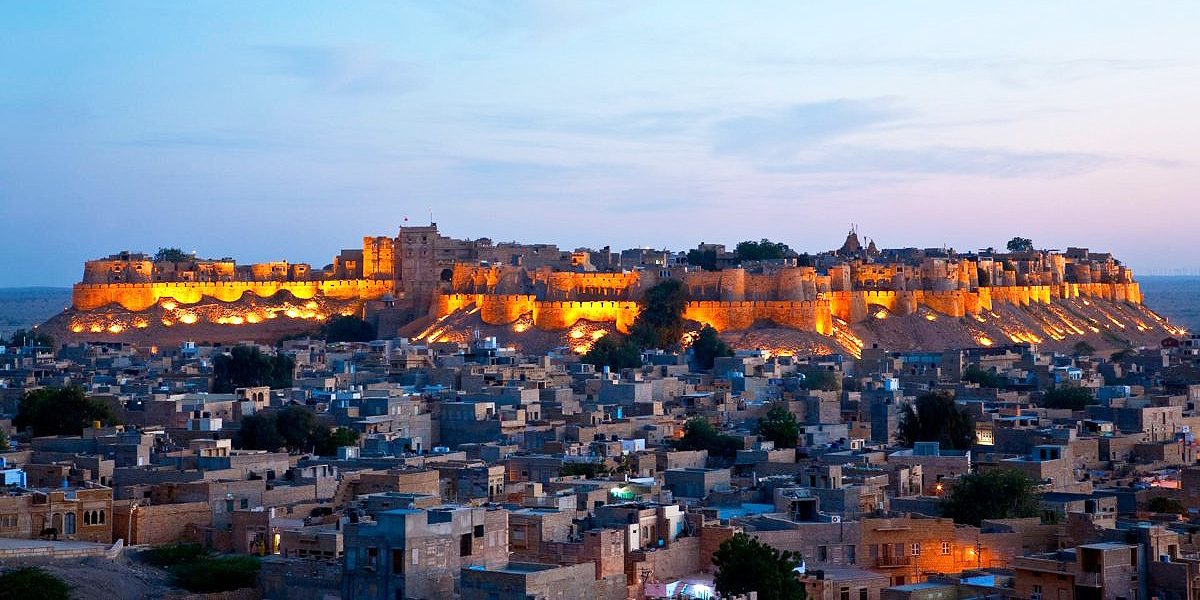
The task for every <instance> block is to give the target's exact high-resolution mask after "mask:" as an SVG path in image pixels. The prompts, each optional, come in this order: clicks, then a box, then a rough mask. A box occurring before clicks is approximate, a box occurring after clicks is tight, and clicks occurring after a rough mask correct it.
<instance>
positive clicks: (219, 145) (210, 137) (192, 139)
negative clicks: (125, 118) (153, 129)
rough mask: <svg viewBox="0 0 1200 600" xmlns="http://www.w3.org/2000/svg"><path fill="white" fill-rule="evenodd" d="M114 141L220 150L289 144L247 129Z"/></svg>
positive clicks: (163, 146)
mask: <svg viewBox="0 0 1200 600" xmlns="http://www.w3.org/2000/svg"><path fill="white" fill-rule="evenodd" d="M112 143H114V144H116V145H120V146H137V147H143V148H212V149H218V150H263V149H279V148H284V147H286V146H287V144H285V143H283V142H281V141H280V140H278V139H276V138H274V137H272V136H268V135H264V134H257V133H251V132H245V131H208V132H186V131H185V132H164V133H150V134H145V135H141V136H137V137H133V138H130V139H121V140H116V141H114V142H112Z"/></svg>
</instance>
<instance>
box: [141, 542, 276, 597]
mask: <svg viewBox="0 0 1200 600" xmlns="http://www.w3.org/2000/svg"><path fill="white" fill-rule="evenodd" d="M139 558H140V559H141V560H143V561H145V562H147V563H150V564H152V565H155V566H157V567H162V568H165V569H166V570H167V572H168V573H170V574H171V579H172V581H171V583H172V584H173V585H175V586H176V587H181V588H183V589H185V590H187V591H189V592H192V593H194V594H211V593H216V592H228V591H232V590H239V589H243V588H252V587H257V585H258V572H259V570H260V569H261V565H260V564H259V561H258V557H256V556H213V555H211V554H209V553H208V552H207V551H206V550H204V549H203V548H201V547H200V546H196V545H192V544H184V545H179V546H160V547H158V548H151V549H150V550H146V551H143V552H142V553H141V554H139Z"/></svg>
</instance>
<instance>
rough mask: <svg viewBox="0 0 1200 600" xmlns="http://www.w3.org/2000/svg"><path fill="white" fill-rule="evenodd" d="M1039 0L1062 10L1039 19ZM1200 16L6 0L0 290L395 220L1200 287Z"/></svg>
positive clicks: (301, 245) (1163, 8)
mask: <svg viewBox="0 0 1200 600" xmlns="http://www.w3.org/2000/svg"><path fill="white" fill-rule="evenodd" d="M1046 4H1051V5H1050V6H1047V5H1046ZM1198 13H1200V4H1197V3H1194V2H1150V3H1136V4H1130V3H1128V2H1053V3H1044V2H1037V3H1035V2H1010V3H963V2H922V1H912V2H903V3H900V2H841V3H800V2H744V3H731V2H711V3H710V2H697V1H679V2H654V1H640V2H590V1H579V2H571V1H567V0H560V1H550V0H542V1H531V2H520V1H516V0H512V1H496V2H487V1H479V2H466V1H463V2H366V1H357V2H353V3H328V2H320V3H318V2H296V1H288V2H241V1H239V2H217V1H205V2H191V3H182V2H162V1H160V0H155V1H145V2H103V3H97V2H61V3H59V2H53V3H52V2H24V3H7V4H6V5H5V6H4V8H3V15H4V17H3V18H2V19H0V57H3V58H0V223H3V224H4V233H5V235H4V240H5V241H4V245H3V248H4V249H5V250H6V251H5V252H2V253H0V285H3V286H15V285H68V284H70V283H72V282H74V281H76V280H77V279H78V278H79V276H80V275H81V273H82V265H81V263H82V262H83V261H84V260H86V259H88V258H94V257H98V256H102V255H106V254H109V253H111V252H114V251H118V250H121V249H132V250H146V251H153V250H154V249H156V248H158V247H159V246H180V247H182V248H184V249H186V250H189V251H190V250H197V251H198V252H199V253H200V254H201V255H207V256H234V257H236V258H238V259H239V260H240V261H243V262H254V261H265V260H278V259H286V260H292V261H296V262H310V263H312V264H313V265H315V266H317V267H320V266H322V265H325V264H327V263H328V262H329V261H330V258H331V257H332V256H333V254H335V253H336V251H337V250H338V249H339V248H343V247H355V246H359V245H360V244H361V237H362V236H363V235H384V234H394V233H395V231H396V229H397V227H398V226H399V225H400V223H401V222H402V220H403V219H404V218H405V217H408V218H409V219H410V222H412V223H422V222H425V221H427V220H428V218H429V217H428V215H429V211H430V209H432V210H433V214H434V219H435V220H436V221H437V222H438V224H439V226H440V227H441V229H442V230H443V231H444V232H446V233H447V234H449V235H453V236H456V237H472V238H473V237H485V236H486V237H491V238H493V239H496V240H519V241H527V242H549V243H557V244H559V245H561V246H563V247H567V248H574V247H577V246H591V247H600V246H604V245H606V244H607V245H612V246H614V247H631V246H654V247H672V248H685V247H689V246H692V245H694V244H695V243H696V242H700V241H705V242H725V243H730V244H732V243H736V242H737V241H739V240H742V239H748V238H752V239H757V238H761V237H770V238H772V239H778V240H782V241H784V242H786V243H788V244H790V245H791V246H793V247H795V248H798V249H802V250H809V251H817V250H823V249H828V248H831V247H835V246H837V245H839V244H840V242H841V239H842V237H843V236H844V235H845V231H846V229H847V227H848V226H849V224H850V223H852V222H853V223H857V224H858V227H859V231H860V233H862V234H863V235H866V236H868V237H872V238H874V239H875V240H876V241H877V242H878V244H879V245H880V246H884V247H895V246H941V245H948V246H953V247H955V248H957V249H960V250H965V249H973V248H980V247H985V246H997V247H999V246H1002V245H1003V244H1004V242H1005V241H1006V240H1007V239H1009V238H1010V237H1012V236H1014V235H1022V236H1024V237H1030V238H1032V239H1033V240H1034V241H1035V242H1036V243H1038V245H1040V246H1044V247H1060V248H1062V247H1066V246H1068V245H1076V246H1080V245H1082V246H1088V247H1092V248H1096V249H1105V250H1111V251H1113V252H1115V253H1116V254H1117V255H1118V257H1121V258H1123V259H1125V261H1126V262H1127V263H1129V264H1131V265H1132V266H1134V268H1135V269H1140V270H1142V271H1163V270H1172V269H1185V270H1195V269H1197V268H1200V259H1198V258H1197V256H1198V254H1197V252H1196V251H1195V249H1194V244H1195V242H1194V237H1195V232H1196V231H1198V230H1200V204H1198V203H1197V200H1196V197H1195V194H1196V192H1195V190H1197V189H1198V188H1200V171H1197V165H1196V164H1195V161H1196V160H1197V158H1196V157H1197V152H1196V150H1197V146H1198V145H1200V119H1198V118H1197V117H1196V116H1195V99H1196V98H1197V97H1200V68H1198V66H1200V44H1196V43H1195V41H1194V40H1195V36H1194V26H1195V24H1196V23H1198V22H1200V14H1198Z"/></svg>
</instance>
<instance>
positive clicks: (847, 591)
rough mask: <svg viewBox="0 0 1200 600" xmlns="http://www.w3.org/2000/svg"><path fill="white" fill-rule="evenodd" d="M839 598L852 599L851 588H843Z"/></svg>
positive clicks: (843, 599) (842, 599)
mask: <svg viewBox="0 0 1200 600" xmlns="http://www.w3.org/2000/svg"><path fill="white" fill-rule="evenodd" d="M839 598H840V599H841V600H850V588H848V587H844V588H842V593H841V594H840V595H839Z"/></svg>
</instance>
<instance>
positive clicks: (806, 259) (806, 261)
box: [796, 252, 813, 267]
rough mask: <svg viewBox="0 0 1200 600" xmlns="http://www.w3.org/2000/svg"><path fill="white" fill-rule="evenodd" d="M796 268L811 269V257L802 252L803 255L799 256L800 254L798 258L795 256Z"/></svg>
mask: <svg viewBox="0 0 1200 600" xmlns="http://www.w3.org/2000/svg"><path fill="white" fill-rule="evenodd" d="M796 266H797V267H811V266H813V257H812V255H811V254H809V253H807V252H803V253H801V254H800V256H797V257H796Z"/></svg>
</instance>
